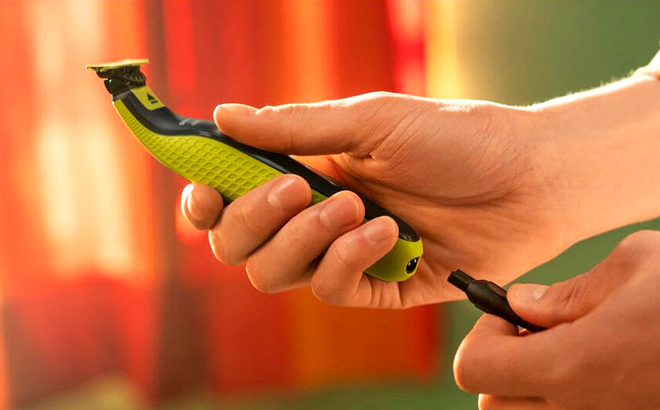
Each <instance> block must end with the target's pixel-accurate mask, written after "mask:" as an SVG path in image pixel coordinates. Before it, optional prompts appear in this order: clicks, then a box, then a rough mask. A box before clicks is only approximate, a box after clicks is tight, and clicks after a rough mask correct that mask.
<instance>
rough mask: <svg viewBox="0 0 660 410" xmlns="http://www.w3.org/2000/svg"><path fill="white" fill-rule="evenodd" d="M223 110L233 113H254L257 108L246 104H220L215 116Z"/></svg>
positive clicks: (216, 108)
mask: <svg viewBox="0 0 660 410" xmlns="http://www.w3.org/2000/svg"><path fill="white" fill-rule="evenodd" d="M222 110H224V111H226V112H228V113H230V114H232V115H252V114H254V113H255V112H256V111H257V109H256V108H254V107H251V106H249V105H245V104H220V105H218V106H217V107H215V111H214V112H213V116H214V117H216V116H217V114H220V113H221V111H222Z"/></svg>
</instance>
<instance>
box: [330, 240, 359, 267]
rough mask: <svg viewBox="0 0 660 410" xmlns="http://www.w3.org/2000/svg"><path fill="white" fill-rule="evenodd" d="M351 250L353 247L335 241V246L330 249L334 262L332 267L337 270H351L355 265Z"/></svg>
mask: <svg viewBox="0 0 660 410" xmlns="http://www.w3.org/2000/svg"><path fill="white" fill-rule="evenodd" d="M353 249H354V247H353V246H351V244H350V243H346V242H345V241H341V240H338V241H336V242H335V246H333V247H331V248H330V252H331V256H332V258H333V260H334V261H335V263H334V264H333V265H334V266H335V267H336V268H337V269H342V270H346V269H351V268H352V267H353V266H354V265H355V262H354V261H353V256H354V253H353Z"/></svg>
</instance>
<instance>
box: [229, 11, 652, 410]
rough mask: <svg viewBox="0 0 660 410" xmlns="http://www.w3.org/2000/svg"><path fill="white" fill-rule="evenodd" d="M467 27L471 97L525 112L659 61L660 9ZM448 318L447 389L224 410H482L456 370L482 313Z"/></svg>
mask: <svg viewBox="0 0 660 410" xmlns="http://www.w3.org/2000/svg"><path fill="white" fill-rule="evenodd" d="M409 1H414V0H409ZM457 19H458V27H459V33H458V41H459V45H458V50H459V51H458V53H459V56H458V57H459V65H460V67H462V70H463V71H462V72H461V75H462V77H463V78H465V79H466V81H465V82H466V84H467V95H466V97H468V98H476V99H485V100H492V101H497V102H502V103H507V104H515V105H528V104H532V103H534V102H537V101H543V100H547V99H549V98H553V97H557V96H561V95H564V94H567V93H569V92H574V91H579V90H584V89H588V88H592V87H596V86H598V85H600V84H603V83H607V82H610V81H612V80H613V79H617V78H621V77H624V76H626V75H628V74H629V73H630V71H631V70H632V69H634V68H637V67H640V66H642V65H645V64H646V63H648V62H649V61H650V59H651V57H652V56H653V55H654V54H655V53H656V52H657V50H658V41H659V40H660V1H577V0H575V1H523V0H518V1H512V0H489V1H484V0H462V1H461V0H459V1H458V16H457ZM631 200H635V199H634V198H631ZM641 228H651V229H660V220H656V221H652V222H647V223H644V224H640V225H636V226H631V227H626V228H623V229H619V230H616V231H613V232H610V233H607V234H605V235H601V236H599V237H596V238H593V239H590V240H587V241H585V242H582V243H579V244H577V245H575V246H574V247H573V248H571V249H569V250H568V251H567V252H565V253H564V254H563V255H561V256H560V257H558V258H556V259H554V260H553V261H550V262H549V263H547V264H545V265H543V266H541V267H539V268H537V269H535V270H534V271H532V272H530V273H529V274H527V275H525V276H524V277H523V278H521V281H526V282H538V283H545V284H549V283H552V282H556V281H559V280H563V279H566V278H569V277H571V276H573V275H575V274H577V273H580V272H583V271H585V270H587V269H589V268H590V267H592V266H593V265H594V264H596V263H597V262H598V261H600V260H601V259H603V258H604V257H605V256H606V255H607V254H608V253H609V252H610V251H611V250H612V248H613V247H614V245H615V244H616V243H617V242H619V241H620V240H621V239H622V238H623V237H624V236H626V235H628V234H629V233H631V232H633V231H635V230H638V229H641ZM539 235H543V232H539ZM447 310H448V312H449V324H450V335H449V340H450V343H449V346H448V347H447V351H446V352H441V353H442V354H445V356H446V360H444V363H446V364H447V366H446V368H444V369H441V372H442V374H443V375H442V382H441V384H440V385H438V386H425V387H419V386H410V385H400V384H397V385H391V386H383V387H378V388H373V387H362V388H358V387H351V388H338V389H332V390H328V391H323V392H316V393H314V394H308V395H304V396H301V397H298V398H286V399H285V398H280V399H277V398H264V399H260V400H255V401H252V402H251V403H245V402H235V403H233V404H232V403H223V408H232V409H241V410H247V409H250V410H252V409H260V410H261V409H264V410H265V409H268V410H271V409H293V408H295V409H305V410H306V409H309V410H312V409H314V410H323V409H336V408H344V409H397V410H400V409H407V410H408V409H409V410H412V409H452V410H461V409H476V408H477V405H476V397H475V396H472V395H469V394H465V393H462V392H461V391H460V390H458V388H457V387H456V386H455V385H454V381H453V377H452V375H451V367H450V366H449V365H450V364H451V362H452V358H453V354H454V352H455V351H456V348H457V347H458V344H459V343H460V341H461V339H462V338H463V336H465V334H466V333H467V332H468V331H469V330H470V328H471V327H472V325H473V324H474V322H475V320H476V319H477V318H478V317H479V312H478V311H477V310H476V309H474V308H473V307H472V306H471V305H469V304H468V303H467V302H459V303H452V304H450V305H449V306H448V309H447ZM383 360H387V358H383ZM225 406H227V407H225Z"/></svg>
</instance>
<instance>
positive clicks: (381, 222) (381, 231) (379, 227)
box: [362, 217, 395, 243]
mask: <svg viewBox="0 0 660 410" xmlns="http://www.w3.org/2000/svg"><path fill="white" fill-rule="evenodd" d="M394 230H395V228H394V224H393V223H392V220H391V219H390V218H386V217H385V218H376V219H374V220H372V221H369V222H368V223H366V224H365V225H364V227H362V232H363V233H364V236H366V237H367V239H369V240H370V241H371V242H373V243H381V242H384V241H386V240H387V239H389V238H391V237H392V235H393V234H394Z"/></svg>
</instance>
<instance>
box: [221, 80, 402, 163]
mask: <svg viewBox="0 0 660 410" xmlns="http://www.w3.org/2000/svg"><path fill="white" fill-rule="evenodd" d="M402 101H407V99H405V98H403V97H401V96H397V95H395V94H389V93H372V94H365V95H362V96H357V97H352V98H347V99H343V100H336V101H325V102H320V103H314V104H288V105H280V106H277V107H264V108H262V109H259V110H257V109H256V108H254V107H250V106H246V105H242V104H223V105H219V106H217V107H216V109H215V112H214V115H213V116H214V118H215V122H216V124H217V125H218V127H220V129H221V130H222V131H223V132H225V133H226V134H228V135H230V136H231V137H232V138H234V139H236V140H238V141H240V142H243V143H245V144H248V145H253V146H256V147H259V148H262V149H266V150H269V151H276V152H282V153H286V154H300V155H310V154H335V153H341V152H354V153H369V152H371V151H372V150H373V149H374V148H375V146H377V145H378V143H379V141H380V140H382V138H384V136H385V135H387V134H388V133H389V132H390V131H391V130H392V128H393V127H395V126H396V125H397V124H398V123H399V121H398V119H399V118H402V117H403V116H404V115H406V114H407V113H406V110H405V109H403V107H402V106H401V102H402Z"/></svg>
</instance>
